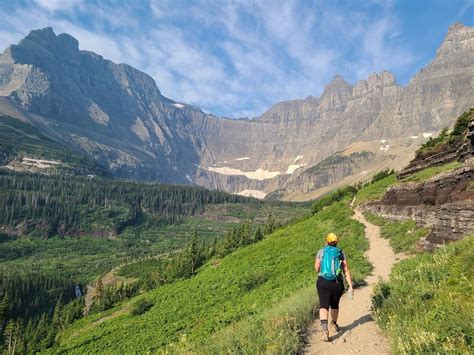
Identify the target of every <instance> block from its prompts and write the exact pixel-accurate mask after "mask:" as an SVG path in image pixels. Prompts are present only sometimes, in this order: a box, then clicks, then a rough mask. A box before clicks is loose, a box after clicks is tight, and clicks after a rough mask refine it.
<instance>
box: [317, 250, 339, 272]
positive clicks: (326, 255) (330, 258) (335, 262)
mask: <svg viewBox="0 0 474 355" xmlns="http://www.w3.org/2000/svg"><path fill="white" fill-rule="evenodd" d="M341 264H342V250H341V249H339V248H338V247H334V246H330V245H328V246H326V247H324V249H323V256H322V258H321V269H320V270H321V271H320V272H319V275H320V276H322V277H323V278H324V279H326V280H328V281H334V280H336V279H338V278H339V277H340V275H341V271H342V270H341Z"/></svg>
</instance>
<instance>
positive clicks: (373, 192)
mask: <svg viewBox="0 0 474 355" xmlns="http://www.w3.org/2000/svg"><path fill="white" fill-rule="evenodd" d="M396 182H397V178H396V177H395V174H391V175H389V176H387V177H385V178H383V179H380V180H378V181H375V182H374V183H371V184H369V185H367V186H364V187H362V188H361V189H360V190H359V191H358V192H357V194H356V195H355V200H354V204H355V205H356V206H358V205H362V204H364V203H367V202H372V201H377V200H381V199H382V198H383V197H384V195H385V191H387V188H389V187H390V186H392V185H394V184H395V183H396Z"/></svg>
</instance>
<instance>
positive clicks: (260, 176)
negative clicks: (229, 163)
mask: <svg viewBox="0 0 474 355" xmlns="http://www.w3.org/2000/svg"><path fill="white" fill-rule="evenodd" d="M205 169H206V170H209V171H213V172H215V173H218V174H222V175H238V176H246V177H248V178H249V179H254V180H266V179H271V178H274V177H275V176H278V175H280V174H281V173H280V172H279V171H268V170H263V169H257V170H255V171H247V172H244V171H242V170H239V169H234V168H228V167H222V168H216V167H208V168H205Z"/></svg>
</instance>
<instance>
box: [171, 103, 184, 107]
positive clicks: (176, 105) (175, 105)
mask: <svg viewBox="0 0 474 355" xmlns="http://www.w3.org/2000/svg"><path fill="white" fill-rule="evenodd" d="M173 106H174V107H177V108H183V107H184V105H183V104H178V103H176V104H173Z"/></svg>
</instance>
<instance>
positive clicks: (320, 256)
mask: <svg viewBox="0 0 474 355" xmlns="http://www.w3.org/2000/svg"><path fill="white" fill-rule="evenodd" d="M323 249H324V248H321V249H319V250H318V252H317V253H316V259H319V260H321V259H322V258H323V253H324V250H323ZM341 260H346V256H345V255H344V252H343V251H342V250H341Z"/></svg>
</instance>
